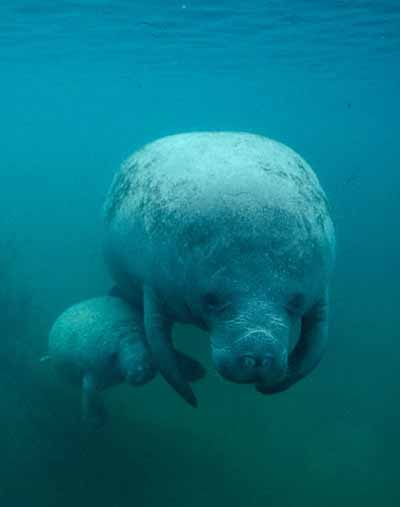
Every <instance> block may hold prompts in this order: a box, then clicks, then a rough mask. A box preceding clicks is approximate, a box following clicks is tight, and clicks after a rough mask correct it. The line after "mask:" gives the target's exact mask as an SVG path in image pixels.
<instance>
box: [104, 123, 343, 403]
mask: <svg viewBox="0 0 400 507" xmlns="http://www.w3.org/2000/svg"><path fill="white" fill-rule="evenodd" d="M334 248H335V238H334V229H333V225H332V221H331V219H330V216H329V212H328V208H327V202H326V198H325V194H324V192H323V190H322V189H321V187H320V185H319V182H318V180H317V177H316V176H315V174H314V173H313V171H312V170H311V168H310V167H309V165H308V164H307V163H306V162H305V161H304V160H303V159H302V158H301V157H300V156H299V155H298V154H296V153H295V152H294V151H293V150H291V149H290V148H288V147H286V146H284V145H283V144H280V143H277V142H275V141H272V140H270V139H267V138H264V137H261V136H257V135H252V134H246V133H232V132H218V133H215V132H203V133H189V134H181V135H176V136H170V137H166V138H163V139H160V140H158V141H156V142H154V143H151V144H149V145H147V146H145V147H144V148H143V149H141V150H139V151H137V152H136V153H134V154H133V156H132V157H130V158H129V159H128V160H127V161H126V162H125V163H124V164H123V166H122V167H121V169H120V171H119V172H118V173H117V175H116V176H115V179H114V181H113V184H112V186H111V189H110V192H109V194H108V198H107V201H106V205H105V254H106V259H107V261H108V265H109V267H110V270H111V273H112V275H113V276H114V279H115V281H116V283H117V284H118V286H119V287H120V289H121V290H122V291H123V293H124V294H125V297H126V298H127V299H128V300H129V301H130V303H131V304H132V305H133V306H135V307H136V308H137V309H138V310H139V311H143V312H144V323H145V332H146V339H147V340H148V342H149V344H150V346H151V349H152V352H153V354H154V356H153V358H154V360H155V361H156V364H157V366H158V368H159V369H160V371H161V372H162V374H163V375H164V377H165V378H166V380H167V381H168V382H169V383H170V384H171V385H172V386H173V387H174V388H175V389H176V390H177V391H178V392H179V393H180V394H181V395H182V396H183V397H184V398H185V399H186V400H187V401H188V402H189V403H191V404H192V405H195V403H196V400H195V397H194V395H193V392H192V391H191V389H190V386H189V385H188V384H187V383H186V382H185V380H184V379H183V378H182V375H180V373H179V369H178V368H177V362H176V358H175V355H174V351H173V348H172V344H171V329H172V325H173V323H174V322H187V323H191V324H195V325H197V326H199V327H201V328H202V329H205V330H208V331H209V332H210V336H211V347H212V354H213V360H214V363H215V366H216V368H217V370H218V371H219V372H220V373H221V374H222V375H223V376H224V377H225V378H227V379H229V380H232V381H234V382H241V383H250V384H255V385H256V387H257V389H258V390H259V391H260V392H263V393H273V392H277V391H281V390H284V389H286V388H287V387H289V386H290V385H292V384H293V383H295V382H297V381H298V380H299V379H300V378H302V377H304V376H305V375H306V374H307V373H309V372H310V371H311V370H312V369H313V368H314V367H315V366H316V365H317V363H318V362H319V360H320V358H321V357H322V354H323V351H324V348H325V343H326V336H327V310H328V299H327V291H328V285H329V279H330V275H331V272H332V269H333V264H334Z"/></svg>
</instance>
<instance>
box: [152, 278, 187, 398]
mask: <svg viewBox="0 0 400 507" xmlns="http://www.w3.org/2000/svg"><path fill="white" fill-rule="evenodd" d="M143 310H144V327H145V331H146V338H147V341H148V343H149V345H150V348H151V351H152V354H153V359H154V361H155V363H156V366H157V368H158V369H159V371H160V372H161V374H162V376H163V377H164V378H165V380H166V381H167V382H168V384H170V385H171V386H172V387H173V388H174V389H175V391H176V392H177V393H178V394H180V395H181V396H182V398H183V399H184V400H186V401H187V403H189V405H191V406H192V407H196V406H197V400H196V396H195V395H194V393H193V391H192V388H191V387H190V385H189V383H188V381H187V380H186V378H185V376H184V375H183V374H182V372H181V370H180V367H179V361H178V356H177V354H176V351H175V350H174V347H173V345H172V336H171V335H172V322H171V321H170V320H169V319H168V317H167V316H166V315H165V311H164V308H163V303H162V301H161V300H160V298H159V296H158V294H157V293H156V291H155V290H154V289H153V288H152V287H150V286H149V285H146V286H145V287H144V288H143Z"/></svg>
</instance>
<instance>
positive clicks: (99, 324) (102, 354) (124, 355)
mask: <svg viewBox="0 0 400 507" xmlns="http://www.w3.org/2000/svg"><path fill="white" fill-rule="evenodd" d="M176 354H177V357H178V362H179V368H180V371H181V374H182V376H183V377H184V378H185V379H186V380H187V381H194V380H197V379H198V378H201V377H202V376H203V374H204V371H203V370H202V369H201V367H199V364H198V363H197V362H196V361H194V360H192V359H190V358H188V357H187V356H185V355H184V354H182V353H180V352H176ZM48 358H49V359H50V360H51V361H52V363H53V364H54V366H55V368H56V370H57V371H59V372H60V373H61V375H62V376H63V377H64V378H65V379H66V380H68V381H69V382H70V383H72V384H75V385H78V386H81V387H82V393H83V394H82V411H83V418H84V420H85V421H88V422H89V423H92V424H94V425H101V424H102V423H103V422H104V419H105V408H104V404H103V402H102V399H101V395H100V392H101V391H102V390H104V389H107V388H109V387H112V386H114V385H117V384H120V383H122V382H128V383H129V384H131V385H134V386H140V385H143V384H145V383H147V382H150V381H151V380H152V379H153V378H154V377H155V375H156V368H155V366H154V362H153V360H152V357H151V353H150V350H149V347H148V345H147V342H146V340H145V338H144V329H143V316H142V313H141V312H139V311H138V310H136V309H135V308H134V307H131V306H130V305H128V304H127V303H126V302H125V301H123V300H122V299H120V298H118V297H114V296H105V297H98V298H94V299H89V300H87V301H83V302H81V303H78V304H75V305H73V306H72V307H70V308H68V309H67V310H66V311H65V312H63V313H62V314H61V315H60V316H59V317H58V319H57V320H56V321H55V323H54V325H53V327H52V329H51V331H50V336H49V355H48Z"/></svg>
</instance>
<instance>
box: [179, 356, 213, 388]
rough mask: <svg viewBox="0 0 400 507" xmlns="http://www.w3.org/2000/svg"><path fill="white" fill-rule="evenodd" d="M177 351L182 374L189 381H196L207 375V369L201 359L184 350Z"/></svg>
mask: <svg viewBox="0 0 400 507" xmlns="http://www.w3.org/2000/svg"><path fill="white" fill-rule="evenodd" d="M175 353H176V355H177V360H178V365H179V369H180V371H181V374H182V375H183V376H184V377H185V379H186V380H187V381H188V382H196V381H197V380H201V379H202V378H204V377H205V375H206V369H205V368H204V366H203V365H202V364H201V363H199V361H196V359H193V358H192V357H190V356H188V355H186V354H184V353H183V352H179V350H176V351H175Z"/></svg>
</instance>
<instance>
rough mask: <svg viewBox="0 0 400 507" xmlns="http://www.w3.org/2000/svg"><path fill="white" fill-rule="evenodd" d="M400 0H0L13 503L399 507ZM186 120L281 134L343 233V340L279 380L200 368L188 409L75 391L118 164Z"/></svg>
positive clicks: (2, 347) (205, 357)
mask: <svg viewBox="0 0 400 507" xmlns="http://www.w3.org/2000/svg"><path fill="white" fill-rule="evenodd" d="M399 91H400V4H399V2H398V1H397V0H391V1H389V0H375V1H372V0H369V1H368V0H353V1H352V0H349V1H341V0H336V1H334V0H326V1H321V0H319V1H317V0H291V1H286V2H285V1H283V0H270V1H269V0H264V1H260V0H255V1H253V2H249V1H239V0H232V1H230V2H227V1H223V0H216V1H211V0H207V1H206V0H180V1H172V0H164V1H162V0H159V1H155V0H148V1H144V0H138V1H128V0H114V1H99V0H98V1H95V0H93V1H89V0H87V1H83V0H80V1H79V0H76V1H64V0H57V1H44V0H41V1H40V0H38V1H34V0H32V1H27V0H25V1H23V0H13V1H12V0H2V2H1V3H0V118H1V122H0V231H1V234H0V281H1V283H0V302H1V311H0V340H1V341H0V361H1V365H2V366H1V368H0V414H1V419H0V420H1V426H0V505H1V506H2V507H3V506H4V507H27V506H30V507H36V506H37V507H39V506H40V507H54V506H58V507H63V506H71V505H75V506H81V505H82V506H92V505H93V506H94V505H96V506H97V507H103V506H104V507H126V506H131V505H132V506H133V505H134V506H140V507H152V506H168V507H169V506H176V507H192V506H193V507H200V506H202V507H203V506H211V505H212V506H214V505H218V506H228V505H229V507H238V506H245V507H253V506H254V507H255V506H257V507H258V506H260V505H269V506H271V507H272V506H274V507H275V506H278V507H299V506H303V505H304V506H307V507H314V506H315V507H320V506H324V507H337V506H340V507H347V506H352V507H353V506H355V505H357V506H359V505H360V506H361V505H362V506H364V507H365V506H376V505H380V506H383V507H392V506H393V507H394V506H397V505H400V491H399V487H398V483H399V479H400V473H399V467H398V463H399V458H398V457H399V455H400V433H399V422H400V408H399V399H400V396H399V395H400V382H399V379H398V375H399V373H398V372H399V361H400V359H399V358H400V332H399V328H400V312H399V309H398V304H399V286H400V262H399V259H400V238H399V220H400V172H399V167H400V143H399V132H400V128H399V118H400V93H399ZM191 130H241V131H249V132H256V133H260V134H263V135H266V136H268V137H272V138H274V139H277V140H279V141H282V142H284V143H286V144H288V145H290V146H291V147H292V148H294V149H295V150H296V151H298V152H299V153H300V154H301V155H303V156H304V157H305V158H306V159H307V160H308V162H309V163H310V164H311V165H312V167H313V168H314V169H315V171H316V172H317V174H318V176H319V178H320V180H321V182H322V184H323V186H324V188H325V190H326V192H327V194H328V196H329V199H330V202H331V206H332V209H333V215H334V219H335V223H336V228H337V236H338V261H337V268H336V273H335V277H334V283H333V291H332V303H333V308H332V314H331V328H330V346H329V349H328V352H327V354H326V356H325V358H324V360H323V362H322V363H321V365H320V366H319V367H318V369H317V370H316V371H315V372H314V373H313V374H312V375H310V376H309V377H308V378H307V379H305V380H304V381H302V382H301V383H299V384H298V385H296V386H295V387H294V388H293V389H291V390H290V391H288V392H286V393H282V394H280V395H278V396H275V397H270V398H268V397H261V396H260V395H258V394H257V393H256V392H254V390H253V389H251V390H250V389H248V388H246V387H245V386H238V385H234V384H228V383H226V382H223V381H221V379H220V378H219V377H218V376H217V374H216V373H215V372H214V370H213V367H212V365H211V362H210V358H209V349H208V342H207V337H206V336H205V335H204V334H202V333H200V331H197V330H196V329H192V328H190V329H187V328H186V329H185V328H179V329H178V330H177V336H176V339H177V341H178V343H179V345H180V347H181V348H182V349H185V350H187V351H189V352H190V353H191V354H192V355H195V356H196V357H197V358H199V359H201V360H202V361H203V363H204V364H206V365H207V367H208V376H207V378H206V379H205V380H204V381H202V382H201V383H199V384H198V385H196V387H195V389H196V393H197V395H198V398H199V400H200V407H199V408H198V409H197V410H193V409H191V408H190V407H187V406H186V405H185V404H184V403H183V402H182V401H181V400H180V399H179V398H178V396H176V394H175V393H174V392H173V391H172V390H171V389H170V388H169V387H168V386H167V385H166V384H165V383H164V382H163V381H162V380H161V379H157V380H156V381H155V382H154V383H152V384H150V385H148V386H145V387H143V388H141V389H130V388H128V387H118V388H116V389H114V390H111V391H109V392H108V393H107V394H106V402H107V406H108V409H109V411H110V412H111V414H112V417H111V419H110V422H109V423H108V424H107V426H106V427H104V428H103V429H102V430H100V431H98V432H94V433H90V432H88V431H87V430H86V429H85V428H84V427H82V424H81V421H80V394H79V392H77V391H76V390H74V389H71V388H69V387H68V386H66V385H65V384H64V383H63V382H62V381H61V380H60V379H59V378H58V377H57V376H56V375H55V374H54V372H53V371H52V369H51V367H50V366H49V365H48V364H47V363H40V358H41V357H42V356H43V354H45V353H46V343H47V333H48V331H49V328H50V326H51V324H52V322H53V321H54V319H55V318H56V316H57V315H58V314H59V313H60V312H61V311H62V310H64V309H65V308H66V307H67V306H69V305H71V304H73V303H75V302H77V301H80V300H82V299H84V298H87V297H91V296H94V295H97V294H99V293H102V292H104V291H106V290H107V289H108V288H109V286H110V284H111V282H110V280H109V278H108V275H107V272H106V270H105V267H104V265H103V260H102V255H101V248H100V247H101V215H100V208H101V206H102V202H103V199H104V196H105V193H106V190H107V188H108V185H109V184H110V182H111V178H112V175H113V173H114V171H115V170H116V168H117V167H118V165H119V164H120V162H121V161H122V160H123V159H124V158H125V157H126V156H128V155H129V154H130V153H131V152H132V151H133V150H135V149H136V148H138V147H139V146H141V145H142V144H143V143H145V142H149V141H152V140H154V139H156V138H158V137H161V136H163V135H167V134H173V133H178V132H184V131H191Z"/></svg>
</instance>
